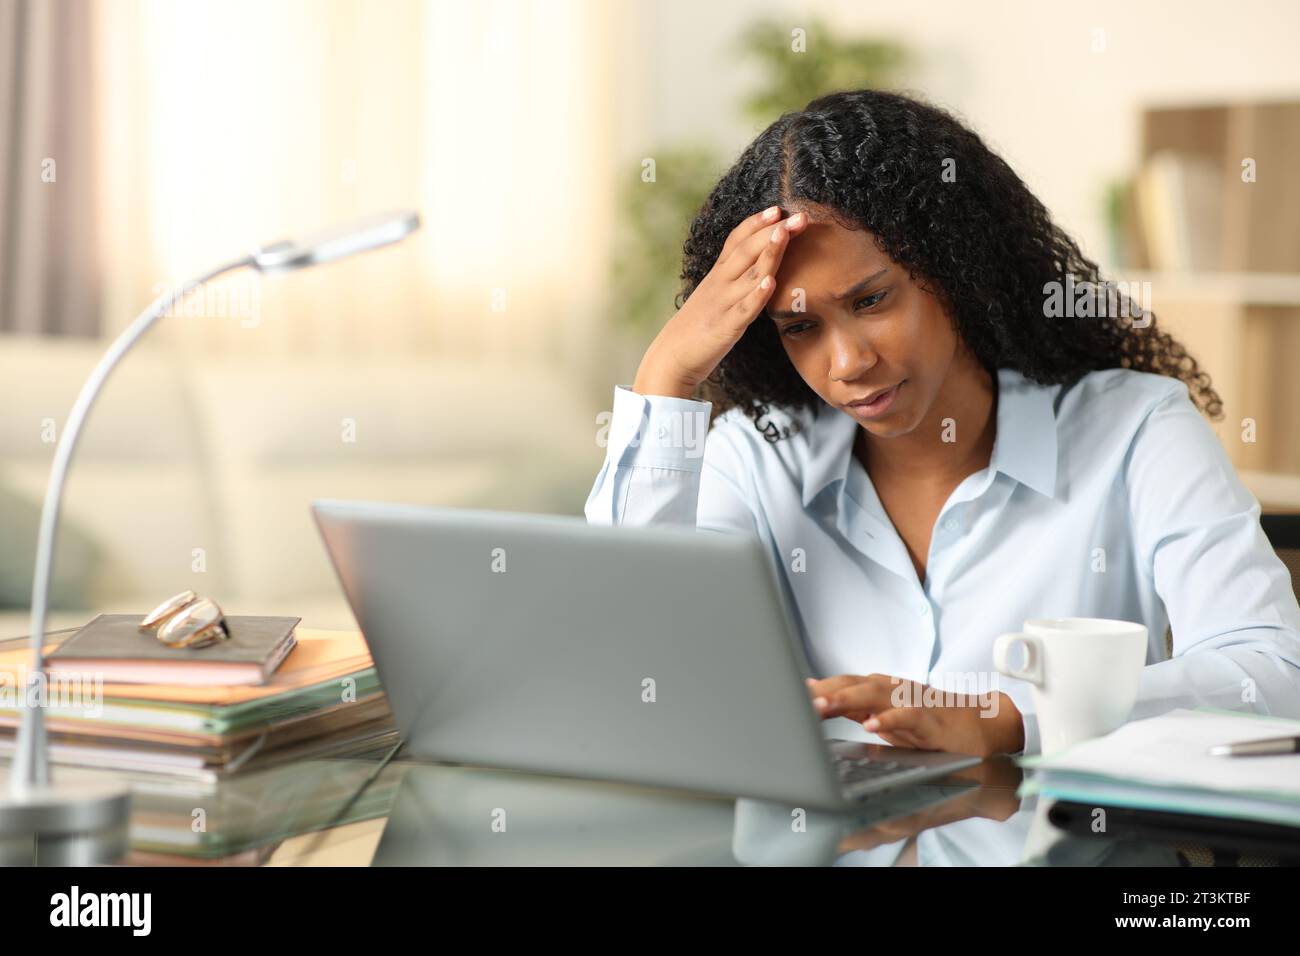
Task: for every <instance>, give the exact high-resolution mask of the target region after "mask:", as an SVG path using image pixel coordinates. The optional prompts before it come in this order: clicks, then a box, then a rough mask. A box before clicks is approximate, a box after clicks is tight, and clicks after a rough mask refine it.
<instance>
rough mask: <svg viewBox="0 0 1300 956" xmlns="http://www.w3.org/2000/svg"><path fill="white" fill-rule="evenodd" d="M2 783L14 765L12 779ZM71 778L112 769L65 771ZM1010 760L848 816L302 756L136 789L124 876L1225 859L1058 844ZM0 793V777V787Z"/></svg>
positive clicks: (447, 767) (1162, 849)
mask: <svg viewBox="0 0 1300 956" xmlns="http://www.w3.org/2000/svg"><path fill="white" fill-rule="evenodd" d="M6 769H7V768H6ZM54 772H55V773H56V774H58V775H59V776H60V777H61V778H62V779H64V780H66V781H69V782H72V781H75V780H76V779H79V778H81V777H82V776H85V777H87V778H92V777H100V778H102V777H103V775H104V774H105V773H106V772H105V771H92V770H81V769H78V768H73V767H56V768H55V769H54ZM1024 772H1025V771H1022V770H1021V769H1020V768H1019V767H1017V766H1016V764H1015V762H1014V761H1013V760H1011V759H1010V758H1008V757H993V758H989V759H987V760H985V761H983V762H982V763H981V764H979V765H978V766H974V767H968V768H966V769H963V770H960V771H957V772H954V773H952V774H950V775H948V776H946V777H943V778H941V779H939V780H935V781H930V782H927V783H923V784H917V785H913V786H908V787H900V788H898V789H896V790H892V791H888V792H887V793H884V794H880V795H877V796H875V797H874V798H872V799H870V800H868V801H864V802H863V803H862V804H861V805H860V806H859V807H857V808H854V809H852V810H850V811H847V812H839V813H830V812H825V811H816V810H804V809H802V808H799V807H790V806H781V805H777V804H772V803H767V802H762V801H758V800H750V799H743V798H742V799H735V800H733V799H726V798H720V797H716V796H706V795H700V794H694V793H687V792H683V791H676V790H667V789H656V788H650V787H641V786H633V785H628V784H619V783H610V782H601V781H591V780H578V779H572V778H565V777H552V776H546V775H543V774H536V773H524V772H518V771H511V770H498V769H488V768H479V767H470V766H463V765H452V764H436V763H430V762H424V761H416V760H410V759H404V758H403V757H402V754H401V751H400V750H399V751H397V752H396V753H394V751H393V749H392V748H388V749H386V750H383V751H376V752H375V753H373V754H368V755H365V756H363V757H349V758H346V759H344V758H340V759H324V760H303V761H299V762H297V763H293V764H289V765H287V766H283V767H276V768H271V769H267V770H264V771H259V772H256V773H247V774H235V775H233V776H231V777H229V778H224V779H220V780H218V781H216V782H215V783H204V784H198V783H194V782H192V781H177V780H169V779H167V778H164V777H159V776H153V775H145V774H133V775H122V774H117V775H115V776H116V778H117V779H122V780H126V781H127V782H129V784H130V785H131V788H132V794H133V796H132V816H131V824H130V852H129V854H128V856H127V857H126V858H125V859H124V860H123V861H122V862H124V863H127V864H143V865H149V864H162V865H169V866H176V865H217V866H222V865H226V866H229V865H236V866H238V865H259V864H260V865H273V866H274V865H285V866H303V865H333V866H339V865H343V866H347V865H352V866H366V865H375V866H492V865H525V866H547V865H560V866H566V865H605V866H608V865H616V866H623V865H627V866H647V865H649V866H655V865H670V866H694V865H705V866H746V865H766V866H894V865H901V864H906V863H911V862H913V861H914V862H915V863H917V864H919V865H922V866H1015V865H1029V866H1197V865H1219V866H1223V865H1235V864H1236V865H1256V866H1258V865H1270V864H1276V863H1280V862H1289V861H1280V860H1276V859H1270V858H1268V857H1266V856H1261V855H1259V854H1255V853H1249V852H1233V850H1232V849H1231V847H1228V848H1224V847H1222V846H1219V847H1214V848H1211V847H1207V846H1203V845H1200V844H1197V843H1180V844H1169V845H1165V844H1162V843H1148V842H1139V841H1136V840H1116V839H1111V838H1107V837H1104V836H1097V837H1095V838H1093V837H1077V836H1070V835H1067V834H1065V833H1064V832H1063V831H1061V830H1059V829H1057V828H1055V827H1054V826H1053V825H1052V824H1051V823H1049V822H1048V820H1047V809H1048V808H1049V806H1050V804H1049V803H1048V802H1047V801H1045V800H1043V801H1040V800H1039V798H1037V797H1036V796H1028V797H1025V798H1021V797H1018V796H1017V791H1018V789H1019V787H1020V784H1021V782H1022V780H1023V774H1024ZM0 785H3V781H2V780H0Z"/></svg>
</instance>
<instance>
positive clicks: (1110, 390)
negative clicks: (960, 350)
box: [586, 369, 1300, 754]
mask: <svg viewBox="0 0 1300 956" xmlns="http://www.w3.org/2000/svg"><path fill="white" fill-rule="evenodd" d="M710 410H711V406H710V404H709V403H707V402H697V401H692V400H689V399H678V398H669V397H665V396H643V395H639V394H637V393H636V392H633V391H631V390H629V389H627V388H623V387H621V386H619V387H616V388H615V391H614V408H613V414H612V417H611V418H610V420H609V424H608V432H607V445H606V456H605V462H604V465H603V466H602V468H601V470H600V473H599V474H598V475H597V477H596V483H595V486H594V487H593V488H592V490H591V494H590V496H589V497H588V499H587V503H586V515H587V520H588V521H589V522H590V523H593V524H615V525H627V526H639V525H651V524H686V525H691V524H694V525H697V526H698V527H699V528H701V529H707V530H710V531H722V532H738V533H748V534H756V535H758V536H759V537H760V538H761V539H762V540H763V541H764V542H765V543H766V544H767V546H768V547H769V548H770V551H771V554H772V558H773V561H774V562H775V565H776V566H777V567H778V568H779V569H781V574H780V577H781V580H782V583H783V586H784V587H785V588H786V589H787V591H786V593H787V596H788V597H789V598H790V603H791V607H792V608H793V609H794V611H795V617H796V619H797V623H798V626H799V629H800V632H801V637H802V639H803V644H804V649H805V652H806V656H807V659H808V663H809V665H810V667H811V668H812V671H813V673H814V674H816V675H818V676H830V675H834V674H871V673H879V674H889V675H894V676H897V677H902V678H908V679H911V680H915V681H921V682H923V683H926V684H930V685H932V686H934V687H937V688H942V689H949V690H953V691H956V692H971V691H972V689H973V684H972V681H976V682H978V687H977V688H974V689H978V690H979V691H981V692H987V691H989V690H1000V691H1003V692H1004V693H1006V694H1008V695H1009V696H1010V697H1011V698H1012V700H1014V701H1015V703H1016V706H1017V707H1018V708H1019V709H1020V712H1021V713H1022V714H1023V715H1024V727H1025V750H1024V752H1025V753H1027V754H1032V753H1037V752H1039V751H1040V747H1041V744H1040V738H1039V733H1038V723H1037V719H1036V717H1035V715H1034V702H1033V699H1032V696H1031V692H1030V686H1029V685H1028V684H1027V683H1025V682H1023V681H1019V680H1014V679H1012V678H1009V677H1005V676H1002V675H999V674H997V672H996V670H995V668H994V666H993V642H994V640H995V639H996V638H997V637H998V635H1000V634H1004V633H1009V632H1016V631H1020V630H1021V629H1022V625H1023V623H1024V622H1025V621H1026V620H1027V619H1029V618H1039V617H1101V618H1115V619H1119V620H1126V621H1136V622H1138V623H1141V624H1145V625H1146V627H1147V631H1148V635H1149V642H1148V648H1147V666H1146V667H1145V668H1144V670H1143V674H1142V679H1141V685H1140V691H1139V698H1138V704H1137V706H1136V708H1135V709H1134V711H1133V714H1132V719H1137V718H1140V717H1147V716H1152V715H1154V714H1158V713H1161V712H1164V711H1166V710H1170V709H1173V708H1176V707H1220V708H1224V709H1229V710H1254V711H1257V712H1259V713H1265V714H1275V715H1279V716H1286V717H1293V718H1300V636H1298V634H1297V632H1298V630H1300V608H1298V607H1297V604H1296V598H1295V594H1294V592H1293V591H1292V588H1291V579H1290V575H1289V574H1288V572H1287V570H1286V567H1285V565H1283V564H1282V562H1281V560H1280V559H1279V558H1278V557H1277V556H1276V555H1275V553H1274V552H1273V550H1272V548H1271V547H1270V545H1269V543H1268V540H1267V539H1266V538H1265V536H1264V533H1263V531H1262V530H1261V528H1260V523H1259V513H1260V508H1259V503H1258V502H1257V501H1256V500H1255V498H1254V496H1253V495H1252V494H1251V493H1250V492H1249V491H1248V490H1247V489H1246V488H1245V487H1244V486H1243V485H1242V483H1241V480H1240V479H1239V478H1238V477H1237V474H1236V472H1235V471H1234V470H1233V467H1232V465H1231V463H1230V462H1229V460H1228V457H1227V455H1226V453H1225V452H1224V450H1223V448H1222V446H1221V445H1220V444H1219V441H1218V439H1217V438H1216V437H1215V435H1214V432H1213V431H1212V430H1211V428H1210V427H1209V425H1208V424H1207V423H1206V422H1205V420H1204V419H1203V418H1202V417H1201V415H1200V413H1199V412H1198V411H1197V409H1196V407H1195V406H1194V405H1193V404H1192V401H1191V399H1190V398H1189V396H1188V392H1187V387H1186V385H1184V384H1183V383H1182V382H1180V381H1178V380H1177V379H1172V378H1167V377H1164V376H1160V375H1154V374H1150V373H1146V372H1136V371H1131V370H1127V369H1109V370H1105V371H1098V372H1092V373H1089V374H1088V375H1085V376H1084V377H1083V378H1082V379H1081V380H1080V381H1078V382H1077V383H1075V384H1074V385H1072V386H1060V385H1052V386H1043V385H1037V384H1034V383H1033V382H1030V381H1029V380H1027V379H1026V378H1025V377H1024V376H1023V375H1021V374H1020V373H1018V372H1014V371H1011V370H1009V369H1002V370H1000V371H999V372H998V399H997V433H996V438H995V441H994V445H993V453H992V458H991V461H990V463H989V465H988V467H987V468H984V469H982V470H980V471H978V472H976V473H975V474H973V475H970V476H968V477H967V478H966V479H965V480H964V481H962V482H961V484H960V485H958V486H957V488H956V490H954V491H953V493H952V494H951V495H950V496H949V498H948V500H947V502H946V503H945V504H944V506H943V509H942V511H940V513H939V516H938V519H937V521H936V522H935V526H934V533H933V536H932V538H931V542H930V552H929V555H928V557H927V560H926V578H925V583H924V585H922V583H921V582H920V581H919V580H918V579H917V574H916V570H915V568H914V567H913V565H912V562H911V559H910V558H909V556H908V553H907V549H906V547H905V545H904V544H903V541H902V539H901V538H900V537H899V535H898V532H897V531H896V530H895V529H894V526H893V523H892V522H891V521H890V519H889V516H888V515H887V514H886V512H885V509H884V507H883V506H882V505H881V503H880V499H879V498H878V497H877V495H876V491H875V488H874V487H873V486H872V483H871V479H870V478H869V477H868V475H867V473H866V470H865V469H864V468H863V467H862V464H861V463H860V462H859V461H858V460H857V458H856V457H855V456H854V455H853V454H852V448H853V440H854V437H855V435H856V434H857V430H858V428H859V427H861V426H860V425H859V424H858V422H857V421H855V420H854V419H852V418H850V417H849V416H848V415H846V414H844V413H843V412H840V411H838V410H836V409H834V408H832V407H830V406H822V407H821V408H820V414H819V415H817V416H814V415H813V414H812V413H811V412H806V411H802V410H800V411H797V412H786V411H783V410H778V409H774V410H773V413H772V415H771V416H769V418H770V420H771V422H772V423H773V424H775V425H776V426H777V427H783V426H791V427H793V426H795V425H799V426H801V427H802V430H801V431H799V432H798V433H797V434H794V435H793V436H792V437H790V438H787V439H784V440H782V441H779V442H775V443H770V442H768V441H766V440H765V438H764V437H763V435H762V434H761V433H760V432H759V431H758V430H757V429H755V428H754V426H753V423H752V422H751V421H750V420H749V419H747V418H745V417H744V415H743V414H742V413H741V411H740V410H739V409H731V410H730V411H728V412H726V413H724V414H722V415H719V416H718V419H717V421H716V422H714V424H713V428H712V429H711V430H710V429H709V428H708V416H709V413H710ZM1167 627H1169V628H1171V629H1172V637H1173V656H1172V657H1170V655H1169V654H1168V653H1167V651H1166V647H1165V632H1166V628H1167ZM972 675H976V676H974V677H973V676H972ZM828 723H829V722H828ZM838 723H839V724H840V727H839V728H837V732H836V733H835V735H836V736H845V737H848V736H853V737H857V738H858V739H869V740H879V739H880V738H879V737H877V736H875V735H871V734H868V733H867V732H866V731H865V730H864V729H863V728H862V727H861V725H859V724H856V723H853V722H850V721H847V720H840V721H838Z"/></svg>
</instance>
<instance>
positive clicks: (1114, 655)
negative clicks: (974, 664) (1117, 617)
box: [993, 617, 1147, 755]
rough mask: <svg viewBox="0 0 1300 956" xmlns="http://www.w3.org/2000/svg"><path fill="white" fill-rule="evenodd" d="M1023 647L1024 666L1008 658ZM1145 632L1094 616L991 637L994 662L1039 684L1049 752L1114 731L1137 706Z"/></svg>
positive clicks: (1034, 623) (1043, 621) (1038, 623)
mask: <svg viewBox="0 0 1300 956" xmlns="http://www.w3.org/2000/svg"><path fill="white" fill-rule="evenodd" d="M1016 644H1020V645H1022V646H1023V647H1024V651H1025V663H1024V664H1023V665H1022V666H1021V667H1017V668H1013V667H1011V666H1010V665H1009V664H1008V662H1007V657H1008V655H1009V653H1010V651H1011V648H1012V647H1014V646H1015V645H1016ZM1146 650H1147V629H1146V627H1145V626H1144V625H1142V624H1133V623H1131V622H1129V621H1108V620H1104V619H1102V618H1093V617H1059V618H1038V619H1035V620H1031V621H1025V629H1024V632H1023V633H1019V634H1003V635H1002V636H1001V637H999V638H998V639H997V640H996V641H994V642H993V666H994V667H996V668H997V669H998V670H999V671H1001V672H1002V673H1003V674H1005V675H1007V676H1008V677H1015V678H1018V679H1020V680H1024V681H1028V682H1029V683H1031V684H1033V685H1034V686H1033V696H1034V707H1035V709H1036V710H1037V713H1038V733H1039V737H1040V739H1041V743H1042V752H1043V754H1044V755H1047V754H1050V753H1054V752H1056V751H1058V750H1061V749H1063V748H1065V747H1068V746H1070V745H1071V744H1074V743H1078V742H1079V741H1081V740H1088V739H1089V738H1092V737H1100V736H1103V735H1104V734H1108V733H1110V732H1111V731H1112V730H1115V729H1116V728H1117V727H1119V726H1120V725H1121V724H1123V723H1124V721H1126V720H1127V719H1128V716H1129V714H1130V713H1131V712H1132V710H1133V705H1134V704H1136V703H1137V694H1138V682H1139V680H1140V679H1141V677H1142V667H1143V666H1144V665H1145V663H1146Z"/></svg>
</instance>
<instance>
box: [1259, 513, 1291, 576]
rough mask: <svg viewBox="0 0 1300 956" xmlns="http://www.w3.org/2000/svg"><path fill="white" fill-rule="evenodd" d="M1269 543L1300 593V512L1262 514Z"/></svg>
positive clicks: (1260, 521)
mask: <svg viewBox="0 0 1300 956" xmlns="http://www.w3.org/2000/svg"><path fill="white" fill-rule="evenodd" d="M1259 523H1260V524H1261V525H1262V526H1263V528H1264V534H1265V536H1266V537H1267V538H1268V543H1269V544H1271V545H1272V546H1273V550H1274V551H1276V552H1277V556H1278V557H1279V558H1281V559H1282V563H1283V564H1285V565H1286V569H1287V570H1288V571H1290V572H1291V588H1292V590H1294V591H1295V592H1296V594H1297V595H1300V514H1274V515H1270V514H1265V515H1260V517H1259Z"/></svg>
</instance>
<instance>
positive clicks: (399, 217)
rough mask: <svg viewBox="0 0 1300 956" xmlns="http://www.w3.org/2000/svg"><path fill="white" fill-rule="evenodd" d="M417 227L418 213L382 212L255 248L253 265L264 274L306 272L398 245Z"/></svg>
mask: <svg viewBox="0 0 1300 956" xmlns="http://www.w3.org/2000/svg"><path fill="white" fill-rule="evenodd" d="M419 228H420V214H419V213H418V212H415V211H414V210H402V211H399V212H390V213H381V214H379V215H375V216H368V217H366V218H365V219H361V220H358V221H356V222H352V223H348V224H347V225H344V226H334V227H332V228H330V229H324V230H321V231H320V232H317V233H315V234H313V235H310V236H307V237H305V238H303V239H282V240H280V241H279V242H273V243H270V244H269V245H265V246H258V247H257V248H256V249H254V250H253V252H252V265H253V267H254V268H255V269H257V271H258V272H261V273H262V274H264V275H279V274H281V273H284V272H293V271H294V270H296V269H309V268H311V267H312V266H318V265H322V264H324V263H326V262H333V261H334V260H336V259H345V258H347V257H348V256H353V255H356V254H357V253H360V252H369V251H370V250H371V249H378V248H380V247H381V246H387V245H391V244H392V243H394V242H400V241H401V240H403V239H405V238H406V237H407V236H409V235H410V234H411V233H413V232H415V230H417V229H419Z"/></svg>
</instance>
